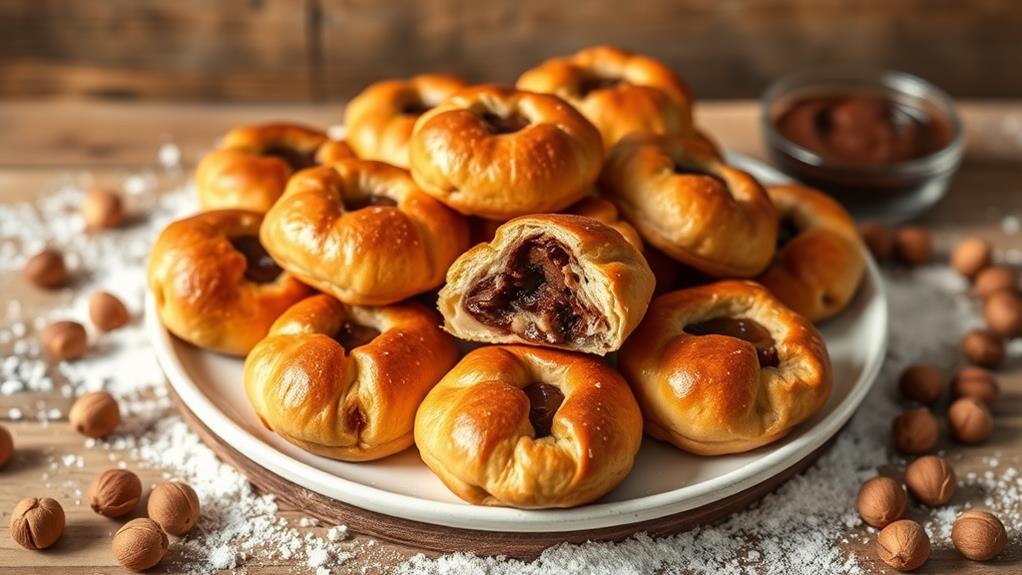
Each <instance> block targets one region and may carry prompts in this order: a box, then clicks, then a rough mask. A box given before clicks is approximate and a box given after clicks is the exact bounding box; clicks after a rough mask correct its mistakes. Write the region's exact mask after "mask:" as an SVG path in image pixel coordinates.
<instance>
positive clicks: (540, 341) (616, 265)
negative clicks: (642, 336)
mask: <svg viewBox="0 0 1022 575" xmlns="http://www.w3.org/2000/svg"><path fill="white" fill-rule="evenodd" d="M653 287H654V278H653V272H652V271H650V269H649V266H648V265H647V264H646V260H645V259H644V258H643V257H642V254H640V253H639V251H638V250H637V249H636V248H635V246H633V245H632V244H630V243H629V242H628V241H627V240H626V239H625V238H624V237H622V236H621V234H620V233H618V232H617V231H616V230H614V229H613V228H611V227H609V226H607V225H605V224H603V223H601V222H599V221H597V220H594V219H592V218H587V217H583V216H576V215H568V214H544V215H535V216H523V217H520V218H516V219H514V220H511V221H509V222H507V223H506V224H504V225H502V226H500V228H498V229H497V234H496V236H495V237H494V239H493V241H492V242H490V243H488V244H479V245H477V246H475V247H473V248H472V249H470V250H469V251H467V252H465V254H464V255H462V256H461V257H460V258H458V260H457V261H456V262H454V264H453V265H452V266H451V268H450V270H449V271H448V273H447V284H446V285H445V286H444V287H443V289H441V290H440V295H439V299H438V302H437V305H438V307H439V308H440V312H441V313H442V314H443V316H444V320H445V324H444V327H445V329H447V331H449V332H451V333H452V334H454V335H455V336H457V337H459V338H462V339H467V340H471V341H483V342H493V343H527V344H532V345H542V346H548V347H556V348H561V349H569V350H575V351H584V352H587V353H595V354H598V355H604V354H606V353H608V352H611V351H614V350H616V349H618V348H619V347H620V346H621V344H622V343H623V342H624V340H625V338H626V337H628V334H629V333H631V331H632V330H633V329H634V328H635V326H636V325H638V323H639V321H640V320H641V319H642V316H643V314H645V312H646V307H647V306H648V304H649V300H650V298H651V297H652V293H653Z"/></svg>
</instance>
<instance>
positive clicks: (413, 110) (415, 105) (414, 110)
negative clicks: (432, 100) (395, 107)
mask: <svg viewBox="0 0 1022 575" xmlns="http://www.w3.org/2000/svg"><path fill="white" fill-rule="evenodd" d="M429 108H430V107H429V106H427V105H426V103H425V102H423V101H422V100H419V99H415V100H412V101H409V102H408V103H406V104H405V105H404V106H401V114H402V115H405V116H421V115H423V114H425V113H426V112H428V111H429Z"/></svg>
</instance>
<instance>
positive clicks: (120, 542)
mask: <svg viewBox="0 0 1022 575" xmlns="http://www.w3.org/2000/svg"><path fill="white" fill-rule="evenodd" d="M168 547H170V541H168V540H167V535H166V534H165V533H164V532H163V530H162V529H160V526H159V525H157V524H156V522H155V521H153V520H152V519H146V518H139V519H132V520H131V521H129V522H127V523H125V524H124V526H123V527H121V528H120V529H118V530H117V533H114V540H113V543H112V545H111V548H112V549H113V552H114V557H115V558H116V559H117V562H118V563H120V564H121V565H122V566H123V567H125V568H126V569H130V570H132V571H136V572H139V571H145V570H146V569H149V568H150V567H153V566H154V565H156V564H157V563H159V562H160V561H162V560H163V556H164V555H166V554H167V548H168Z"/></svg>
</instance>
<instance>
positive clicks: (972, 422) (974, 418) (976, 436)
mask: <svg viewBox="0 0 1022 575" xmlns="http://www.w3.org/2000/svg"><path fill="white" fill-rule="evenodd" d="M947 423H948V427H950V428H951V435H953V436H954V438H955V439H957V440H958V441H960V442H961V443H968V444H974V443H982V442H984V441H986V440H987V439H988V438H989V437H990V434H991V433H992V432H993V430H994V418H993V416H992V415H991V414H990V409H989V408H987V406H986V404H985V403H983V402H982V401H980V400H978V399H976V398H974V397H962V398H960V399H956V400H955V402H954V403H952V404H951V407H949V408H948V410H947Z"/></svg>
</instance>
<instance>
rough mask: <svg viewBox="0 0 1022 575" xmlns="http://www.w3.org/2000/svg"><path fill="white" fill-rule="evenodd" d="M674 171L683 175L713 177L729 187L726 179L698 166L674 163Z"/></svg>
mask: <svg viewBox="0 0 1022 575" xmlns="http://www.w3.org/2000/svg"><path fill="white" fill-rule="evenodd" d="M674 173H675V174H678V175H682V176H701V177H704V178H711V179H714V180H716V181H717V182H718V183H719V184H720V185H722V186H724V187H727V183H726V182H724V179H723V178H721V177H720V176H718V175H716V174H711V173H710V172H706V171H703V170H699V169H696V168H690V167H688V166H682V165H681V164H678V163H675V164H674Z"/></svg>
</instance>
